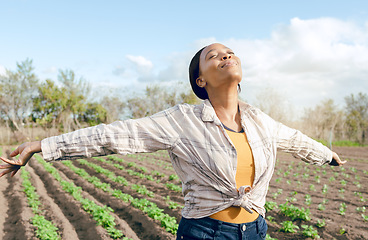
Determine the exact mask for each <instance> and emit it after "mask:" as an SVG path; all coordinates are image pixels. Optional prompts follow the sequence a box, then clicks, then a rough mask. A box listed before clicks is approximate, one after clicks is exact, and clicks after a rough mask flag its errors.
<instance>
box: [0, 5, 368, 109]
mask: <svg viewBox="0 0 368 240" xmlns="http://www.w3.org/2000/svg"><path fill="white" fill-rule="evenodd" d="M0 23H1V25H0V26H1V27H0V74H2V75H4V74H5V72H6V69H8V70H15V69H16V63H17V62H22V61H24V60H26V59H27V58H29V59H32V61H33V66H34V67H35V73H36V75H37V76H38V78H39V79H40V81H45V79H52V80H54V81H57V76H58V73H59V70H67V69H69V70H73V71H74V72H75V74H76V75H77V77H78V78H83V79H85V80H86V81H88V82H89V83H90V84H91V86H92V89H93V90H94V93H95V95H96V94H97V95H98V96H103V95H108V94H121V95H122V96H123V95H124V96H128V95H129V94H136V93H138V94H139V93H141V92H143V90H144V89H145V87H146V86H148V85H153V84H160V85H162V86H169V87H171V88H175V87H177V88H178V89H185V88H188V89H189V80H188V79H189V78H188V65H189V62H190V59H191V58H192V56H193V55H194V54H195V52H197V51H198V50H199V49H200V48H202V47H203V46H205V45H208V44H210V43H213V42H220V43H223V44H224V45H226V46H227V47H229V48H231V49H232V50H234V51H235V54H236V55H238V56H239V57H240V59H241V61H242V69H243V79H242V82H241V87H242V92H241V95H240V96H241V98H242V99H245V100H246V101H248V102H250V103H251V104H252V103H256V102H257V99H259V98H262V94H267V92H268V90H270V89H272V91H273V92H276V93H277V94H279V95H281V96H282V98H283V99H284V101H286V102H287V103H288V104H290V105H293V106H295V108H296V109H304V108H307V107H313V106H315V105H316V104H318V103H320V102H321V101H323V100H326V99H329V98H331V99H333V100H334V101H335V103H336V104H338V105H340V106H343V104H344V97H345V96H347V95H350V94H356V93H358V92H364V93H368V1H366V0H351V1H343V0H341V1H340V0H333V1H332V0H324V1H317V0H309V1H291V0H280V1H271V0H269V1H247V0H243V1H234V0H233V1H231V0H229V1H217V0H212V1H205V0H202V1H200V0H189V1H160V0H156V1H139V0H135V1H123V0H121V1H92V0H90V1H69V0H64V1H37V0H33V1H29V0H12V1H5V0H4V1H3V0H1V1H0Z"/></svg>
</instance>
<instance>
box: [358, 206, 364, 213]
mask: <svg viewBox="0 0 368 240" xmlns="http://www.w3.org/2000/svg"><path fill="white" fill-rule="evenodd" d="M356 210H357V212H362V213H365V210H366V208H365V207H364V206H363V207H357V208H356Z"/></svg>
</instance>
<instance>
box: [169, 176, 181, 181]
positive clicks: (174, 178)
mask: <svg viewBox="0 0 368 240" xmlns="http://www.w3.org/2000/svg"><path fill="white" fill-rule="evenodd" d="M172 180H179V177H178V175H176V174H171V175H170V176H169V181H172Z"/></svg>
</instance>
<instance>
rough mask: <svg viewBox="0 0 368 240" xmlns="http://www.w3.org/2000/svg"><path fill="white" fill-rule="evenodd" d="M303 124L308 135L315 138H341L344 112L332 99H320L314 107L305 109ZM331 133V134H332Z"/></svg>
mask: <svg viewBox="0 0 368 240" xmlns="http://www.w3.org/2000/svg"><path fill="white" fill-rule="evenodd" d="M302 119H303V126H304V128H305V130H306V132H308V135H310V136H313V137H314V138H316V139H320V140H322V139H324V140H331V141H332V137H333V136H334V137H335V139H341V138H342V137H343V132H344V130H343V129H344V113H343V111H342V110H340V109H338V107H337V106H336V105H335V103H334V101H333V100H332V99H327V100H324V101H322V102H321V103H320V104H318V105H316V106H315V107H314V108H309V109H306V110H305V113H304V116H303V118H302ZM332 134H333V136H332Z"/></svg>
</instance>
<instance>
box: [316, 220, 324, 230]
mask: <svg viewBox="0 0 368 240" xmlns="http://www.w3.org/2000/svg"><path fill="white" fill-rule="evenodd" d="M316 226H317V227H318V228H323V227H324V226H326V221H325V220H324V219H322V220H319V219H318V220H317V223H316Z"/></svg>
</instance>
